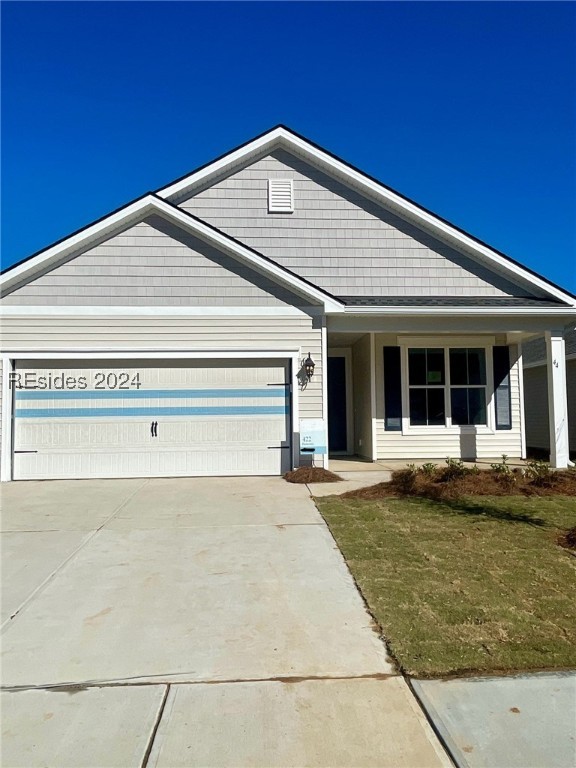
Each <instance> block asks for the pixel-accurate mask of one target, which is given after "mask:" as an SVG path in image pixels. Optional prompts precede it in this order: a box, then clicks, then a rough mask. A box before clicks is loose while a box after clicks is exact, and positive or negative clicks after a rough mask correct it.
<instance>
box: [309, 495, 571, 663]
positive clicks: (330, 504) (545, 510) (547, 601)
mask: <svg viewBox="0 0 576 768" xmlns="http://www.w3.org/2000/svg"><path fill="white" fill-rule="evenodd" d="M316 504H317V505H318V508H319V509H320V512H321V513H322V515H323V516H324V518H325V520H326V522H327V523H328V525H329V527H330V530H331V531H332V533H333V535H334V537H335V539H336V541H337V543H338V545H339V547H340V549H341V551H342V553H343V555H344V557H345V558H346V561H347V562H348V566H349V568H350V570H351V572H352V574H353V576H354V578H355V579H356V582H357V584H358V586H359V587H360V590H361V591H362V594H363V595H364V598H365V599H366V602H367V603H368V605H369V607H370V610H371V612H372V614H373V615H374V617H375V618H376V620H377V621H378V622H379V624H380V625H381V627H382V629H383V634H384V636H385V638H386V640H387V642H388V645H389V647H390V650H391V651H392V653H393V654H394V656H395V657H396V659H397V660H398V662H399V663H400V664H401V666H402V668H403V669H404V670H405V671H406V672H408V673H409V674H413V675H421V676H428V675H429V676H434V675H446V674H450V673H461V672H471V671H474V672H492V671H498V670H530V669H532V670H533V669H562V668H569V667H576V557H574V555H572V554H570V552H569V551H568V550H566V549H562V548H561V547H559V546H557V544H556V543H555V540H556V537H557V535H558V533H559V532H560V531H561V530H562V529H566V528H569V527H571V526H573V525H575V524H576V499H575V498H570V497H564V496H551V497H547V498H523V497H512V496H507V497H486V496H485V497H476V498H475V499H471V498H469V499H461V500H458V501H451V502H442V503H439V502H435V501H431V500H428V499H420V498H418V499H416V498H410V499H396V498H393V499H384V500H381V501H380V500H379V501H364V500H358V499H341V498H338V497H334V496H333V497H326V498H320V499H316Z"/></svg>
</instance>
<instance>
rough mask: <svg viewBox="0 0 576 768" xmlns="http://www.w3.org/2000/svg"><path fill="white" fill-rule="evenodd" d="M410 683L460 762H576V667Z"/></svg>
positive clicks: (468, 767) (516, 766)
mask: <svg viewBox="0 0 576 768" xmlns="http://www.w3.org/2000/svg"><path fill="white" fill-rule="evenodd" d="M412 686H413V689H414V690H415V692H416V695H417V696H418V698H419V699H420V701H421V702H422V704H423V706H424V708H425V710H426V711H427V713H428V715H429V717H430V719H431V720H432V722H433V724H434V726H435V728H436V731H437V732H438V733H439V734H440V736H441V738H442V739H443V741H444V743H445V745H446V746H447V747H448V750H449V752H450V753H451V755H452V757H453V759H454V760H455V762H456V764H457V765H458V766H459V768H504V767H505V768H574V766H575V765H576V672H565V673H562V672H560V673H536V674H525V675H514V676H511V677H484V678H461V679H455V680H413V681H412Z"/></svg>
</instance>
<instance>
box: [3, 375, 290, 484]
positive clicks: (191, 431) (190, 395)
mask: <svg viewBox="0 0 576 768" xmlns="http://www.w3.org/2000/svg"><path fill="white" fill-rule="evenodd" d="M184 362H186V365H184V364H183V361H178V364H177V366H176V367H173V361H170V363H169V364H168V363H167V364H165V365H164V366H158V365H156V366H151V365H140V366H131V367H130V368H125V367H124V366H122V367H121V368H120V366H119V365H118V362H117V361H116V362H115V366H116V368H113V367H112V365H105V364H102V363H98V364H97V365H96V364H91V365H87V366H86V367H83V368H79V367H77V366H72V365H70V364H69V363H65V362H63V363H62V364H60V363H57V364H54V363H51V368H50V369H48V368H46V367H42V363H38V364H34V363H33V362H30V361H27V362H26V366H25V367H26V369H27V370H28V371H29V372H33V373H35V375H37V376H38V377H40V376H42V377H44V380H45V381H46V382H48V383H49V384H51V385H52V386H53V388H52V389H35V390H30V389H26V390H17V391H16V393H15V433H14V438H15V440H14V442H15V455H14V477H15V479H32V478H34V479H40V478H56V477H59V478H71V477H136V476H163V475H164V476H170V475H203V474H206V475H226V474H280V473H282V472H284V471H286V470H287V469H289V468H290V466H291V451H290V413H289V406H290V390H289V386H288V385H287V384H286V382H287V381H288V377H287V372H288V364H287V363H286V364H285V363H277V362H276V361H275V362H274V364H266V363H264V364H258V363H256V362H251V363H247V362H246V361H230V362H231V363H232V364H231V365H228V362H229V361H226V363H223V362H222V361H198V362H197V363H196V362H195V363H193V364H191V363H190V361H184ZM206 363H209V365H208V367H207V368H205V367H204V365H205V364H206ZM120 373H122V374H127V375H128V377H129V380H131V381H133V382H137V384H138V385H139V388H133V389H109V390H100V389H98V390H97V389H95V388H94V387H95V386H96V384H97V383H98V382H102V376H103V374H106V376H107V377H108V380H109V383H111V384H113V385H116V384H117V383H118V380H119V374H120ZM58 377H59V378H58ZM64 379H66V380H67V382H68V383H69V384H74V382H76V383H78V382H80V383H81V386H82V388H81V389H75V388H72V389H69V388H68V389H62V388H56V387H60V385H61V384H62V381H63V380H64ZM152 423H154V424H155V425H156V434H152V430H151V425H152Z"/></svg>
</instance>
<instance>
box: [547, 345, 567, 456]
mask: <svg viewBox="0 0 576 768" xmlns="http://www.w3.org/2000/svg"><path fill="white" fill-rule="evenodd" d="M546 352H547V355H546V367H547V370H548V412H549V418H550V463H551V465H552V466H553V467H558V468H561V469H563V468H565V467H567V466H568V459H569V455H568V404H567V396H566V349H565V344H564V332H563V331H546Z"/></svg>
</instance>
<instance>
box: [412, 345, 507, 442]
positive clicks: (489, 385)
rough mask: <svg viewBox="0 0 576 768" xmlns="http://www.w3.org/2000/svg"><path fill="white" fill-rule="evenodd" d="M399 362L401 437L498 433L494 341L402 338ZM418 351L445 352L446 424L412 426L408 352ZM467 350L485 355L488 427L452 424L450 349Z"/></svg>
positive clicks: (485, 425)
mask: <svg viewBox="0 0 576 768" xmlns="http://www.w3.org/2000/svg"><path fill="white" fill-rule="evenodd" d="M398 343H399V345H400V363H401V374H400V375H401V377H402V435H459V434H462V433H469V434H477V435H493V434H495V433H496V414H495V405H494V400H495V398H494V370H493V369H494V364H493V353H492V348H493V346H494V343H495V340H494V338H492V337H491V338H479V337H472V336H471V337H469V338H465V337H454V338H453V339H446V338H444V339H436V338H431V339H430V338H425V337H414V338H403V339H399V340H398ZM415 348H416V349H417V348H425V349H443V350H444V365H445V374H446V375H445V379H446V380H445V383H444V385H443V388H444V409H445V413H446V423H445V425H444V426H443V427H442V426H439V425H433V426H429V427H428V426H413V425H412V424H410V385H409V379H408V350H409V349H415ZM456 348H465V349H474V348H481V349H484V351H485V354H486V424H478V425H474V424H465V425H459V424H452V412H451V411H452V409H451V403H450V362H449V360H450V354H449V350H450V349H456Z"/></svg>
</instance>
